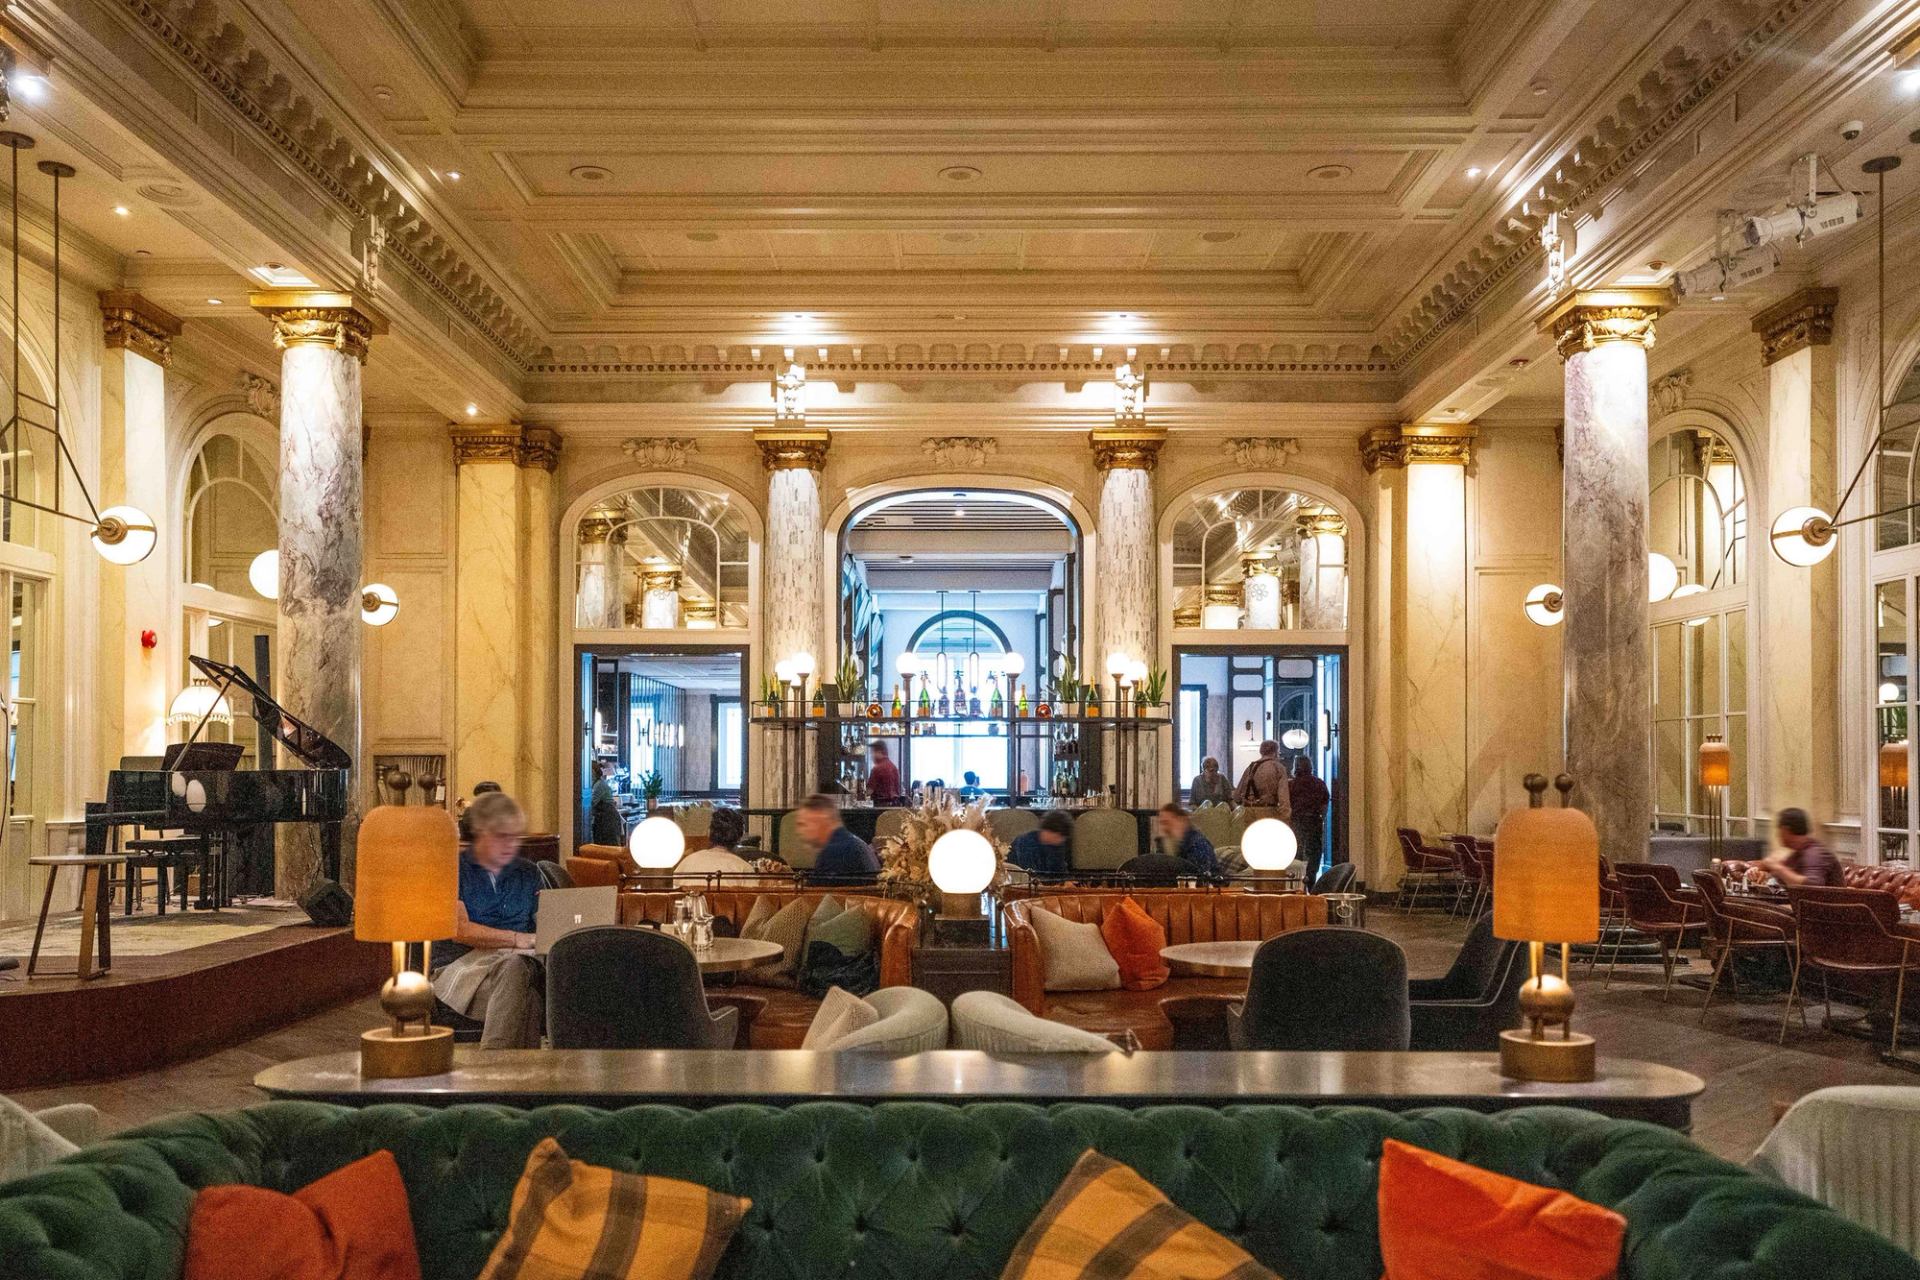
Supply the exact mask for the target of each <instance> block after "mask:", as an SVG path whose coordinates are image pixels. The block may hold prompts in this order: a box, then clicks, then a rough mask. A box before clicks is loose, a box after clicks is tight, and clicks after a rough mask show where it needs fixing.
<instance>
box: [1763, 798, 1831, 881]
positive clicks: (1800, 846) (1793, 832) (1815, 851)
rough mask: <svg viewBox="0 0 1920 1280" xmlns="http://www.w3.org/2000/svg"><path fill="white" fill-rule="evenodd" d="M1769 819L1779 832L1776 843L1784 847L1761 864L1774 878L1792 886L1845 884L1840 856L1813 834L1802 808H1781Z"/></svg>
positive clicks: (1810, 823)
mask: <svg viewBox="0 0 1920 1280" xmlns="http://www.w3.org/2000/svg"><path fill="white" fill-rule="evenodd" d="M1773 822H1774V826H1775V827H1776V828H1777V829H1778V831H1779V833H1780V843H1781V844H1783V845H1785V846H1786V847H1787V851H1786V852H1785V853H1780V854H1775V855H1774V856H1773V857H1771V858H1768V859H1767V860H1766V862H1765V863H1764V864H1762V865H1764V866H1765V867H1766V869H1767V870H1768V871H1771V872H1772V873H1773V878H1774V879H1776V880H1778V881H1779V882H1780V883H1781V884H1784V885H1788V886H1790V887H1795V888H1797V887H1799V886H1800V885H1808V884H1810V885H1816V886H1818V885H1825V886H1831V887H1833V888H1836V889H1840V888H1845V887H1846V883H1847V878H1846V876H1845V875H1844V874H1843V873H1842V872H1841V869H1840V860H1839V859H1838V858H1836V857H1834V856H1833V851H1832V850H1830V849H1828V848H1827V846H1825V845H1823V844H1821V843H1820V842H1819V841H1818V840H1816V839H1814V838H1813V834H1812V833H1813V823H1812V822H1811V821H1810V820H1809V819H1808V818H1807V811H1806V810H1805V809H1782V810H1781V811H1780V812H1779V813H1778V814H1777V815H1775V817H1774V820H1773Z"/></svg>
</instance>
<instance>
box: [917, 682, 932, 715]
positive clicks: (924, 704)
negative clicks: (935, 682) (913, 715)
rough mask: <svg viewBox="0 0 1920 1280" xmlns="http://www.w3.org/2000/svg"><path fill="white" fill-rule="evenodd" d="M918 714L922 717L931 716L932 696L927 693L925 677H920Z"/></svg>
mask: <svg viewBox="0 0 1920 1280" xmlns="http://www.w3.org/2000/svg"><path fill="white" fill-rule="evenodd" d="M920 714H921V715H923V716H930V715H932V714H933V695H932V694H931V693H928V692H927V678H926V677H925V676H921V677H920Z"/></svg>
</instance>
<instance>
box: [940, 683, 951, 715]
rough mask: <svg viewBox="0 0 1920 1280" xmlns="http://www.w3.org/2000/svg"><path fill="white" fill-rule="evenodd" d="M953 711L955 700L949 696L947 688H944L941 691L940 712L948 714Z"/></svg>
mask: <svg viewBox="0 0 1920 1280" xmlns="http://www.w3.org/2000/svg"><path fill="white" fill-rule="evenodd" d="M952 713H953V701H952V699H950V698H948V697H947V691H946V690H945V689H942V690H941V691H940V714H941V715H942V716H947V715H951V714H952Z"/></svg>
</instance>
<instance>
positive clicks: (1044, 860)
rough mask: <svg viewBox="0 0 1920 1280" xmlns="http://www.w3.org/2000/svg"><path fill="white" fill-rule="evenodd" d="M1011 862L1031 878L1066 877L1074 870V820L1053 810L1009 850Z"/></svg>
mask: <svg viewBox="0 0 1920 1280" xmlns="http://www.w3.org/2000/svg"><path fill="white" fill-rule="evenodd" d="M1007 861H1008V862H1009V863H1011V864H1012V865H1014V866H1016V867H1019V868H1020V869H1021V870H1022V871H1024V872H1026V873H1027V874H1028V875H1031V876H1064V875H1066V874H1068V873H1069V872H1070V871H1072V869H1073V818H1072V817H1071V816H1070V815H1068V814H1066V813H1063V812H1062V811H1060V810H1059V809H1054V810H1051V811H1050V812H1048V813H1046V814H1043V815H1042V816H1041V818H1040V825H1039V826H1038V827H1037V828H1035V829H1034V830H1032V831H1023V832H1021V833H1020V834H1019V835H1017V836H1015V837H1014V838H1013V843H1012V844H1011V845H1010V846H1008V848H1007Z"/></svg>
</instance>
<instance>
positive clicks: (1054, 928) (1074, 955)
mask: <svg viewBox="0 0 1920 1280" xmlns="http://www.w3.org/2000/svg"><path fill="white" fill-rule="evenodd" d="M1027 919H1028V920H1029V921H1031V922H1032V924H1033V931H1034V933H1035V934H1036V935H1037V936H1038V937H1039V939H1040V972H1041V982H1042V985H1043V986H1045V987H1046V989H1047V990H1048V991H1118V990H1119V989H1120V965H1119V963H1118V962H1117V961H1115V960H1114V958H1113V953H1112V952H1111V951H1108V950H1107V940H1106V939H1105V938H1103V937H1101V936H1100V926H1099V925H1097V924H1077V923H1075V922H1074V921H1072V920H1069V919H1067V918H1066V917H1065V916H1062V915H1056V914H1055V913H1053V912H1051V911H1049V910H1047V909H1046V908H1045V907H1038V906H1034V907H1028V908H1027Z"/></svg>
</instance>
